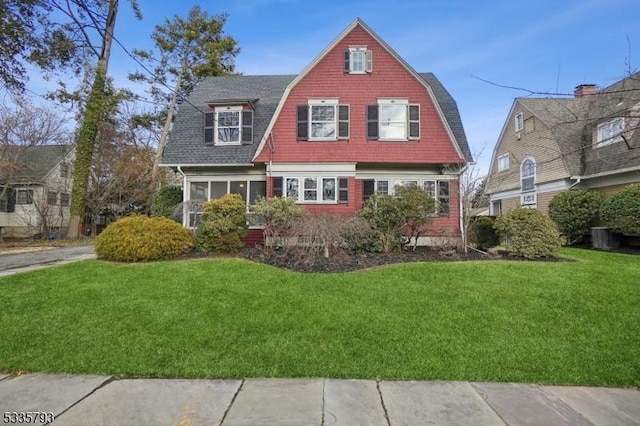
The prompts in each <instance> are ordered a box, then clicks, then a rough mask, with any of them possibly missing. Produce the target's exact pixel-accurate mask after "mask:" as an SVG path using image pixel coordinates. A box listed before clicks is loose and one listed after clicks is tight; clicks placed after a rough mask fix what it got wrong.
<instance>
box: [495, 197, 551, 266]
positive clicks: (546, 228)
mask: <svg viewBox="0 0 640 426" xmlns="http://www.w3.org/2000/svg"><path fill="white" fill-rule="evenodd" d="M495 226H496V229H497V231H498V233H499V235H500V238H501V241H502V245H503V246H504V248H505V249H506V250H507V251H508V252H510V253H511V254H512V255H514V256H520V257H524V258H526V259H538V258H549V257H558V255H559V254H560V247H561V239H560V234H559V233H558V228H556V224H555V223H554V222H553V221H552V220H551V218H550V217H549V216H547V215H546V214H544V213H542V212H541V211H539V210H537V209H525V208H522V207H518V208H517V209H515V210H511V211H510V212H508V213H507V214H505V215H504V216H500V217H499V218H498V219H497V220H496V224H495Z"/></svg>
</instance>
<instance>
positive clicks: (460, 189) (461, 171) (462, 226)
mask: <svg viewBox="0 0 640 426" xmlns="http://www.w3.org/2000/svg"><path fill="white" fill-rule="evenodd" d="M468 167H469V164H468V163H467V164H466V165H465V166H464V167H463V168H462V169H461V170H460V173H459V174H458V204H459V205H460V206H459V209H460V210H459V212H460V214H459V215H458V216H459V217H460V235H461V237H462V247H463V248H464V247H466V246H467V236H466V233H465V232H464V206H463V205H462V204H463V203H462V201H463V200H462V179H461V177H462V174H463V173H464V172H465V171H466V170H467V168H468ZM465 253H466V252H465Z"/></svg>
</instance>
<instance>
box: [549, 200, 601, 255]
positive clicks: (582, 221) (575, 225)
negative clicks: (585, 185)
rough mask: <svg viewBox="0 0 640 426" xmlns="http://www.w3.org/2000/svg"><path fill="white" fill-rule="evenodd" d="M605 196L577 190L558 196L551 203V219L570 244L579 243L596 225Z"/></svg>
mask: <svg viewBox="0 0 640 426" xmlns="http://www.w3.org/2000/svg"><path fill="white" fill-rule="evenodd" d="M603 203H604V196H603V195H602V194H601V193H599V192H596V191H592V190H584V189H576V190H571V191H564V192H561V193H559V194H557V195H556V196H555V197H553V199H552V200H551V202H550V203H549V217H551V219H553V221H554V222H555V223H556V225H557V226H558V230H559V231H560V233H561V234H562V235H564V236H566V237H567V242H568V244H573V243H574V242H576V241H579V240H580V239H581V238H582V236H583V235H584V234H587V233H588V232H589V229H590V228H591V227H592V226H594V225H595V224H596V222H597V221H598V218H599V216H600V209H601V208H602V204H603Z"/></svg>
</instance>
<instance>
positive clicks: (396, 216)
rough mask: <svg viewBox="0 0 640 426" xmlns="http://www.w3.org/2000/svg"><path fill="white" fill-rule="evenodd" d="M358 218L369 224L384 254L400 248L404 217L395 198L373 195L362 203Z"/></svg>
mask: <svg viewBox="0 0 640 426" xmlns="http://www.w3.org/2000/svg"><path fill="white" fill-rule="evenodd" d="M358 216H359V217H361V218H362V219H364V220H365V221H367V222H368V223H369V225H370V226H371V228H372V229H373V232H374V234H375V235H376V236H377V239H378V241H379V244H377V245H379V246H380V248H381V250H382V251H383V252H384V253H387V254H388V253H391V252H393V251H397V250H400V249H401V248H402V244H403V241H402V224H403V219H404V215H403V214H402V210H401V208H400V203H398V199H397V198H395V197H393V196H391V195H378V194H375V195H373V196H371V197H370V198H369V199H368V200H367V201H366V202H365V203H364V205H363V206H362V210H360V212H359V213H358Z"/></svg>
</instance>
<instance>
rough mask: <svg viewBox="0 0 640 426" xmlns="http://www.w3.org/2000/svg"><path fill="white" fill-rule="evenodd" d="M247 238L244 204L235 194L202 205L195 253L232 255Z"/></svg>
mask: <svg viewBox="0 0 640 426" xmlns="http://www.w3.org/2000/svg"><path fill="white" fill-rule="evenodd" d="M246 236H247V205H246V204H245V202H244V201H243V200H242V197H240V195H238V194H227V195H225V196H223V197H221V198H218V199H215V200H210V201H207V202H206V203H204V205H203V206H202V219H201V220H200V223H199V224H198V228H197V230H196V246H197V247H198V250H200V251H202V252H205V253H211V252H217V253H233V252H236V251H238V250H240V249H241V248H243V247H244V237H246Z"/></svg>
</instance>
